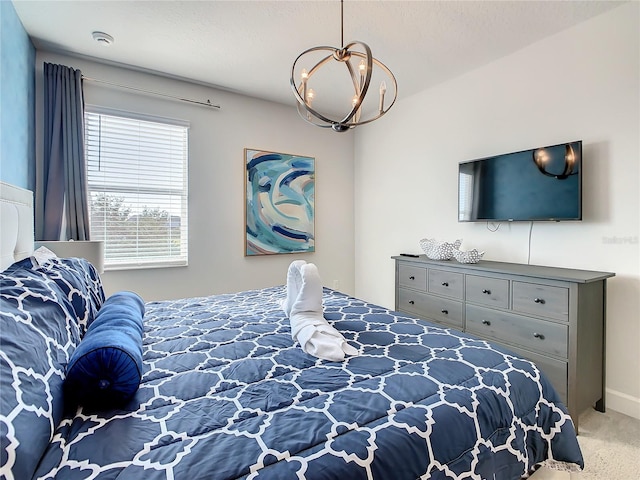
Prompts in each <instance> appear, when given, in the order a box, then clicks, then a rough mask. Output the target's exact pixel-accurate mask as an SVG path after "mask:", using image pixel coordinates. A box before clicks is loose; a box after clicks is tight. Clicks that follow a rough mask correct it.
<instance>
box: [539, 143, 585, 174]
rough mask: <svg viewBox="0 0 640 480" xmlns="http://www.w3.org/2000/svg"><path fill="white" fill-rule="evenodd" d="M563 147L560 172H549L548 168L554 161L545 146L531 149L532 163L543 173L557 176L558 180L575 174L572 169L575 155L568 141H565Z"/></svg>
mask: <svg viewBox="0 0 640 480" xmlns="http://www.w3.org/2000/svg"><path fill="white" fill-rule="evenodd" d="M564 149H565V153H564V158H563V160H564V165H563V166H562V172H561V173H552V172H549V170H548V169H549V168H550V166H551V164H554V163H556V162H554V157H553V156H552V155H551V154H550V153H549V152H548V151H547V149H545V148H537V149H535V150H534V151H533V163H535V164H536V166H537V167H538V170H540V172H541V173H542V174H543V175H546V176H548V177H553V178H557V179H558V180H564V179H565V178H569V176H570V175H574V174H575V172H574V171H573V169H574V166H575V164H576V159H577V156H576V153H575V152H574V150H573V147H572V146H571V144H570V143H567V144H566V145H565V146H564Z"/></svg>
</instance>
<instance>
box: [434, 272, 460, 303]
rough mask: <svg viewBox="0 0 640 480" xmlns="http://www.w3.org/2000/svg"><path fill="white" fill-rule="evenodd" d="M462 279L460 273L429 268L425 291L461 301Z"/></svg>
mask: <svg viewBox="0 0 640 480" xmlns="http://www.w3.org/2000/svg"><path fill="white" fill-rule="evenodd" d="M463 279H464V275H463V274H462V273H455V272H447V271H446V270H435V269H433V268H430V269H429V279H428V282H427V290H428V291H429V292H431V293H436V294H438V295H444V296H446V297H451V298H458V299H460V300H462V296H463V295H462V287H463Z"/></svg>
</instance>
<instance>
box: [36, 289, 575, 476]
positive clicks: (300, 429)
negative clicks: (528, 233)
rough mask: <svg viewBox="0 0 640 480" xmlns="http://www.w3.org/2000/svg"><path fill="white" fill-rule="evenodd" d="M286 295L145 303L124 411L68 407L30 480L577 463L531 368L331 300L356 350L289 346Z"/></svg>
mask: <svg viewBox="0 0 640 480" xmlns="http://www.w3.org/2000/svg"><path fill="white" fill-rule="evenodd" d="M284 294H285V291H284V287H274V288H268V289H264V290H254V291H248V292H242V293H237V294H228V295H217V296H213V297H206V298H192V299H183V300H176V301H166V302H151V303H148V304H147V305H146V309H147V312H146V315H145V319H144V323H145V333H144V375H143V379H142V383H141V385H140V388H139V390H138V392H137V393H136V395H135V397H134V398H133V399H132V400H131V401H130V402H129V403H128V404H127V405H126V406H125V407H123V408H120V409H117V410H111V411H99V412H91V411H86V410H83V409H82V408H78V409H77V410H76V411H73V412H69V413H68V414H67V416H66V417H65V418H64V419H63V420H62V421H61V423H60V424H59V425H58V427H57V429H56V431H55V434H54V436H53V439H52V441H51V442H50V444H49V446H48V448H47V449H46V451H45V453H44V456H43V457H42V460H41V461H40V463H39V465H38V467H37V470H36V472H35V475H34V478H45V479H46V478H61V479H65V480H66V479H69V480H74V479H93V478H99V479H116V478H117V479H145V480H147V479H149V480H153V479H176V480H182V479H184V480H196V479H235V478H248V479H249V478H250V479H261V478H267V479H289V478H291V479H298V478H306V479H372V478H375V479H385V480H386V479H393V480H400V479H417V478H425V479H441V478H470V479H488V478H491V479H493V478H496V479H517V478H520V477H523V476H524V477H526V476H527V475H528V474H529V473H530V472H531V471H532V470H533V469H535V466H536V465H539V464H540V463H541V462H545V461H546V462H548V463H551V464H554V465H556V466H564V467H567V468H569V469H579V468H581V467H582V456H581V453H580V449H579V447H578V443H577V440H576V436H575V432H574V428H573V424H572V422H571V419H570V417H569V415H568V414H567V410H566V408H565V407H564V406H563V405H562V404H561V403H560V401H559V399H558V396H557V394H556V393H555V391H554V390H553V388H552V387H551V385H550V383H549V382H548V381H547V379H546V378H544V377H543V376H541V374H540V371H539V370H538V369H537V368H536V367H535V366H534V365H533V364H532V363H530V362H528V361H526V360H523V359H520V358H518V357H516V356H514V355H513V354H510V353H508V352H507V351H506V350H503V349H501V348H498V347H495V346H493V345H490V344H488V343H487V342H485V341H481V340H478V339H474V338H472V337H470V336H468V335H466V334H462V333H459V332H455V331H452V330H445V329H442V328H438V327H436V326H435V325H432V324H429V323H426V322H422V321H420V320H416V319H414V318H411V317H407V316H402V315H399V314H398V313H396V312H391V311H389V310H387V309H384V308H381V307H378V306H375V305H372V304H368V303H365V302H363V301H360V300H357V299H355V298H352V297H348V296H345V295H343V294H341V293H338V292H334V291H331V290H328V289H325V291H324V313H325V317H326V318H327V320H329V322H330V323H331V324H332V325H333V326H335V327H336V328H337V329H338V330H339V331H340V332H341V333H342V334H343V335H344V336H345V338H346V339H347V340H349V342H350V343H351V345H353V346H355V347H356V348H358V349H359V352H360V354H359V355H358V356H356V357H351V358H349V359H347V360H346V361H344V362H342V363H332V362H327V361H323V360H318V359H316V358H314V357H311V356H310V355H307V354H306V353H304V352H303V351H302V349H301V348H300V347H299V346H297V345H294V344H293V342H292V339H291V331H290V327H289V320H288V319H287V318H286V317H285V316H284V313H283V312H282V310H281V309H280V307H279V301H280V300H281V299H282V298H283V297H284Z"/></svg>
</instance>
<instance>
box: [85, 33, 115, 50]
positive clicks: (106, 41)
mask: <svg viewBox="0 0 640 480" xmlns="http://www.w3.org/2000/svg"><path fill="white" fill-rule="evenodd" d="M91 36H92V37H93V39H94V40H95V41H96V42H98V43H99V44H100V45H102V46H103V47H108V46H109V45H111V44H112V43H113V42H114V40H113V37H112V36H111V35H109V34H108V33H104V32H93V33H92V34H91Z"/></svg>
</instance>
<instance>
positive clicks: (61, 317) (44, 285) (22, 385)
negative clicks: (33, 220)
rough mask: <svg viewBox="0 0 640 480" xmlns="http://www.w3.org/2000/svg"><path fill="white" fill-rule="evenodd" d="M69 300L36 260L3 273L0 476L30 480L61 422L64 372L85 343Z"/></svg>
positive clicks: (0, 279) (0, 281)
mask: <svg viewBox="0 0 640 480" xmlns="http://www.w3.org/2000/svg"><path fill="white" fill-rule="evenodd" d="M68 298H69V297H68V295H67V294H66V293H65V292H64V291H63V290H62V289H61V288H60V286H59V285H58V283H57V282H56V281H54V280H52V279H51V278H49V277H48V275H47V274H46V272H43V271H41V270H40V269H39V268H38V267H37V266H36V265H35V261H34V260H31V259H26V260H23V261H22V262H18V264H15V265H12V266H11V267H9V268H8V269H7V270H5V271H4V272H2V273H0V330H2V336H1V337H0V391H1V392H2V395H1V396H0V435H1V437H0V440H1V444H0V477H3V476H4V477H6V478H25V479H26V478H31V477H32V476H33V473H34V471H35V469H36V466H37V465H38V461H39V459H40V457H41V456H42V454H43V452H44V450H45V448H46V447H47V445H48V443H49V441H50V440H51V438H52V436H53V431H54V429H55V426H56V425H57V424H58V423H59V422H60V420H61V418H62V414H63V409H64V398H63V380H64V370H65V366H66V364H67V362H68V360H69V358H70V356H71V354H72V353H73V351H74V350H75V348H76V346H77V345H78V344H79V343H80V339H81V332H80V326H79V324H78V321H77V319H76V314H75V309H74V308H73V305H72V304H71V302H70V301H69V299H68Z"/></svg>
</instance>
